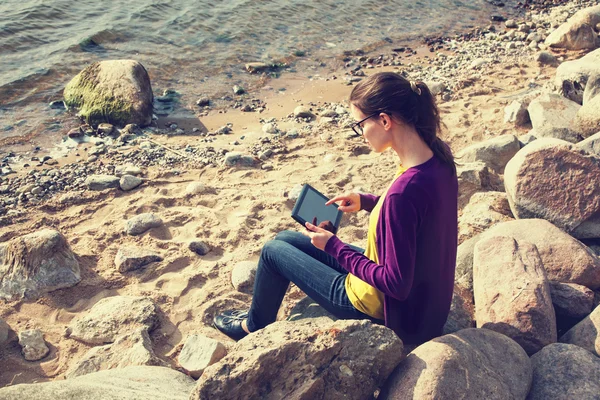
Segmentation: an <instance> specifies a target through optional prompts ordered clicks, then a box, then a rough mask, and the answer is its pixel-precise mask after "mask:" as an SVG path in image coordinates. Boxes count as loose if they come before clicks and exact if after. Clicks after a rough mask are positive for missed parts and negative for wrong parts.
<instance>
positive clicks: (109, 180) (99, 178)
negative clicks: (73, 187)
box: [85, 175, 119, 190]
mask: <svg viewBox="0 0 600 400" xmlns="http://www.w3.org/2000/svg"><path fill="white" fill-rule="evenodd" d="M85 185H86V186H87V187H88V189H90V190H105V189H112V188H117V187H119V178H118V177H116V176H114V175H92V176H88V177H87V179H86V180H85Z"/></svg>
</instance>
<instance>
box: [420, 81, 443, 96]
mask: <svg viewBox="0 0 600 400" xmlns="http://www.w3.org/2000/svg"><path fill="white" fill-rule="evenodd" d="M425 85H427V87H428V88H429V91H430V92H431V94H432V95H433V96H437V95H438V94H441V93H442V92H443V91H444V90H446V85H445V84H444V82H433V81H429V82H425Z"/></svg>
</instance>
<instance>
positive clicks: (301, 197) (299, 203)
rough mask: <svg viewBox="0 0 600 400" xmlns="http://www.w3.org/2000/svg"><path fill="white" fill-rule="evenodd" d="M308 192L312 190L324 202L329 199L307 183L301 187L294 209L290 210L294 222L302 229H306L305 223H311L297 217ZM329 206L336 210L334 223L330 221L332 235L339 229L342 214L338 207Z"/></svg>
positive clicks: (334, 204)
mask: <svg viewBox="0 0 600 400" xmlns="http://www.w3.org/2000/svg"><path fill="white" fill-rule="evenodd" d="M309 190H312V191H313V192H314V193H316V194H317V195H319V196H320V197H322V198H323V200H324V201H325V202H327V201H329V199H328V198H327V197H326V196H325V195H324V194H323V193H321V192H319V191H318V190H317V189H315V188H314V187H312V186H310V185H309V184H308V183H305V184H304V186H303V187H302V191H301V192H300V195H299V196H298V200H296V204H295V205H294V209H293V210H292V218H294V220H296V222H298V223H299V224H300V225H302V226H304V227H306V223H307V222H310V223H312V221H306V220H304V218H302V217H301V216H300V215H298V212H299V211H300V208H301V207H302V203H303V202H304V197H306V194H307V193H308V191H309ZM330 205H332V206H335V208H338V210H337V211H338V213H337V218H336V220H335V221H332V223H333V227H334V228H335V232H333V233H336V232H337V231H338V229H339V227H340V221H341V220H342V215H343V214H344V213H343V212H341V211H340V210H339V206H338V205H337V204H336V203H333V204H330Z"/></svg>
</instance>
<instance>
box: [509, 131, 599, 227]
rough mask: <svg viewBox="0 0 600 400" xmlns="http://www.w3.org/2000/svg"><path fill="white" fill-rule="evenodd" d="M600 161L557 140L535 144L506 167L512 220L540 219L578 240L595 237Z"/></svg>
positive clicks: (522, 151)
mask: <svg viewBox="0 0 600 400" xmlns="http://www.w3.org/2000/svg"><path fill="white" fill-rule="evenodd" d="M598 182H600V158H599V157H596V156H595V155H592V154H590V153H586V152H583V151H581V150H579V149H578V148H577V147H575V146H573V145H572V144H570V143H568V142H565V141H562V140H558V139H538V140H536V141H535V142H533V143H531V144H529V145H528V146H525V147H523V148H522V149H521V150H520V151H519V152H518V153H517V154H516V155H515V156H514V157H513V159H512V160H510V161H509V163H508V164H507V165H506V169H505V173H504V184H505V188H506V193H507V194H508V201H509V203H510V208H511V209H512V212H513V215H514V216H515V217H516V218H517V219H524V218H542V219H546V220H548V221H550V222H552V223H553V224H554V225H556V226H558V227H559V228H561V229H564V230H565V231H567V232H568V233H569V234H571V235H573V236H575V237H577V238H580V239H583V238H594V237H600V216H599V212H600V185H598Z"/></svg>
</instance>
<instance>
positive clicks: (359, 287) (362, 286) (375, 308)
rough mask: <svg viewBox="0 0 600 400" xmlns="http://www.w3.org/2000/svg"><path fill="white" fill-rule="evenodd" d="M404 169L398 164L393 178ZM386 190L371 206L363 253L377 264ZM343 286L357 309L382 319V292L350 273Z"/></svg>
mask: <svg viewBox="0 0 600 400" xmlns="http://www.w3.org/2000/svg"><path fill="white" fill-rule="evenodd" d="M404 171H406V168H403V167H402V166H399V167H398V172H396V176H394V180H396V179H397V178H398V177H399V176H400V175H402V173H403V172H404ZM390 186H391V184H390ZM388 190H389V186H388V188H387V189H386V190H385V192H384V193H383V194H382V195H381V197H379V200H378V201H377V204H375V207H373V210H372V211H371V216H370V217H369V231H368V233H367V248H366V250H365V253H364V254H365V256H366V257H367V258H368V259H369V260H371V261H373V262H374V263H377V264H379V257H378V255H377V223H378V222H379V214H380V212H381V206H382V205H383V201H384V200H385V195H386V194H387V191H388ZM345 286H346V293H347V294H348V298H349V299H350V302H351V303H352V305H353V306H354V307H355V308H356V309H357V310H359V311H361V312H363V313H365V314H367V315H369V316H371V317H373V318H377V319H383V293H381V292H380V291H379V290H377V289H375V288H374V287H373V286H371V285H369V284H368V283H366V282H364V281H362V280H361V279H359V278H357V277H356V276H354V275H352V274H348V275H347V276H346V282H345Z"/></svg>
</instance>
